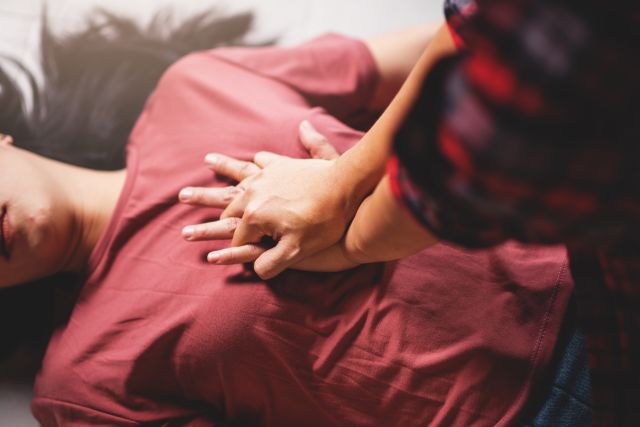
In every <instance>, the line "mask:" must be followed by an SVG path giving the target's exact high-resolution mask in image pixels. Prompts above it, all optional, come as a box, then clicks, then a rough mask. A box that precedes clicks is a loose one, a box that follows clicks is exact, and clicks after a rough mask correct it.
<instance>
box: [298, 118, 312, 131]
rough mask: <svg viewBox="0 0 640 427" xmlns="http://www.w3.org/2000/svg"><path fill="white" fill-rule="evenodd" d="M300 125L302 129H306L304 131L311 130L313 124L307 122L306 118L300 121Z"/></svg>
mask: <svg viewBox="0 0 640 427" xmlns="http://www.w3.org/2000/svg"><path fill="white" fill-rule="evenodd" d="M300 127H301V128H302V130H306V131H312V130H313V126H311V123H309V121H308V120H303V121H302V123H300Z"/></svg>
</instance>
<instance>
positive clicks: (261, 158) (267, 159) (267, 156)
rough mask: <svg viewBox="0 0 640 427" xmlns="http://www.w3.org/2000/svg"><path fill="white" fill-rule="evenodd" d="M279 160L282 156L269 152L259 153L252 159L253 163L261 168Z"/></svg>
mask: <svg viewBox="0 0 640 427" xmlns="http://www.w3.org/2000/svg"><path fill="white" fill-rule="evenodd" d="M281 158H282V156H280V155H278V154H275V153H270V152H269V151H260V152H259V153H257V154H256V155H255V156H254V157H253V162H254V163H255V164H256V165H258V166H260V167H261V168H265V167H266V166H267V165H268V164H270V163H273V162H275V161H276V160H278V159H281Z"/></svg>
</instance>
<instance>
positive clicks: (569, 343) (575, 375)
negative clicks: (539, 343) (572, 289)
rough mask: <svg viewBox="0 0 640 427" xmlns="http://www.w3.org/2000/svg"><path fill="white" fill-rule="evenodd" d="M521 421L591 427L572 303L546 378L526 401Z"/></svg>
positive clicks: (533, 425) (545, 426) (538, 426)
mask: <svg viewBox="0 0 640 427" xmlns="http://www.w3.org/2000/svg"><path fill="white" fill-rule="evenodd" d="M523 421H525V422H524V423H523V425H524V426H527V427H551V426H553V427H556V426H580V427H582V426H591V377H590V374H589V366H588V363H587V352H586V349H585V345H584V337H583V335H582V333H581V332H580V329H579V328H578V327H577V324H576V315H575V306H574V302H573V301H572V302H571V303H570V304H569V308H568V310H567V314H566V316H565V320H564V322H563V326H562V329H561V331H560V335H559V337H558V343H557V344H556V349H555V351H554V355H553V359H552V363H551V369H550V376H549V377H548V378H547V379H546V381H544V383H543V384H542V386H541V387H540V388H539V389H538V390H537V391H536V392H535V393H534V396H532V398H531V399H530V402H529V404H528V405H527V408H525V411H524V417H523Z"/></svg>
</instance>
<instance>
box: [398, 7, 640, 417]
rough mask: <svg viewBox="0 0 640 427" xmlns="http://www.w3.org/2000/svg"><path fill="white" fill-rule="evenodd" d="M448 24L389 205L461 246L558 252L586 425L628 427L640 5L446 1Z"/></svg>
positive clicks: (639, 408)
mask: <svg viewBox="0 0 640 427" xmlns="http://www.w3.org/2000/svg"><path fill="white" fill-rule="evenodd" d="M445 14H446V16H447V20H448V23H449V28H450V30H451V34H452V36H453V38H454V41H456V43H458V44H459V46H460V47H461V50H460V52H459V53H458V54H456V55H454V56H452V57H449V58H446V59H444V60H442V61H440V62H439V63H438V64H437V65H436V66H435V67H434V69H433V70H432V72H430V74H429V77H428V78H427V79H426V81H425V82H424V85H423V88H422V95H421V96H420V98H419V100H418V102H417V103H416V105H415V106H414V107H413V110H412V112H411V114H410V116H409V118H408V119H407V120H406V122H405V124H404V126H403V127H402V128H401V130H400V131H399V133H398V135H397V136H396V146H395V149H396V156H397V157H395V158H393V159H392V160H391V161H390V163H389V175H390V177H391V181H392V187H393V189H394V193H395V194H396V195H397V196H398V197H399V198H400V199H401V200H402V202H403V204H404V205H405V206H406V207H407V208H408V209H409V210H410V211H411V212H412V213H413V215H414V216H415V217H416V218H417V219H418V221H420V222H421V223H422V224H423V225H424V226H426V227H427V228H428V229H429V230H430V231H431V232H433V233H434V234H435V235H437V236H439V237H440V238H442V239H445V240H449V241H453V242H456V243H458V244H461V245H465V246H468V247H483V246H491V245H494V244H497V243H500V242H502V241H504V240H506V239H517V240H520V241H523V242H532V243H558V242H562V243H565V244H567V246H568V248H569V252H570V258H571V267H572V274H573V275H574V280H575V282H576V296H577V299H578V305H579V313H580V316H581V327H582V328H583V329H584V331H585V336H586V337H585V339H586V345H587V351H588V354H589V362H590V367H591V372H592V377H593V387H594V390H593V399H594V409H595V411H594V424H596V425H631V424H635V423H637V418H638V417H639V416H640V370H639V365H640V167H639V165H638V162H639V161H640V109H639V108H638V106H637V103H638V100H639V98H640V79H639V77H640V53H639V52H638V41H640V4H638V3H637V2H628V3H625V2H615V3H606V2H604V3H603V2H593V1H587V0H582V1H568V2H560V1H552V0H478V2H477V4H474V3H471V2H469V1H456V0H448V1H447V2H446V4H445ZM634 421H635V423H634Z"/></svg>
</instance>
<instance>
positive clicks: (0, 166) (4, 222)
mask: <svg viewBox="0 0 640 427" xmlns="http://www.w3.org/2000/svg"><path fill="white" fill-rule="evenodd" d="M53 163H54V162H52V161H50V160H48V159H45V158H43V157H40V156H37V155H35V154H32V153H29V152H27V151H24V150H21V149H19V148H15V147H13V146H12V145H10V144H6V143H0V221H1V222H0V287H7V286H12V285H17V284H20V283H24V282H27V281H30V280H33V279H37V278H41V277H45V276H48V275H50V274H53V273H55V272H56V270H57V269H58V268H59V267H60V266H61V265H64V262H65V257H68V256H69V249H70V248H71V246H72V245H71V244H70V242H69V240H70V237H69V236H70V235H71V227H72V224H73V223H72V221H71V218H69V215H68V214H66V213H65V209H64V203H63V201H64V198H65V193H64V189H63V188H60V186H59V185H57V184H56V180H55V179H53V178H54V177H55V167H54V165H53ZM57 182H59V180H58V181H57Z"/></svg>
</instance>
